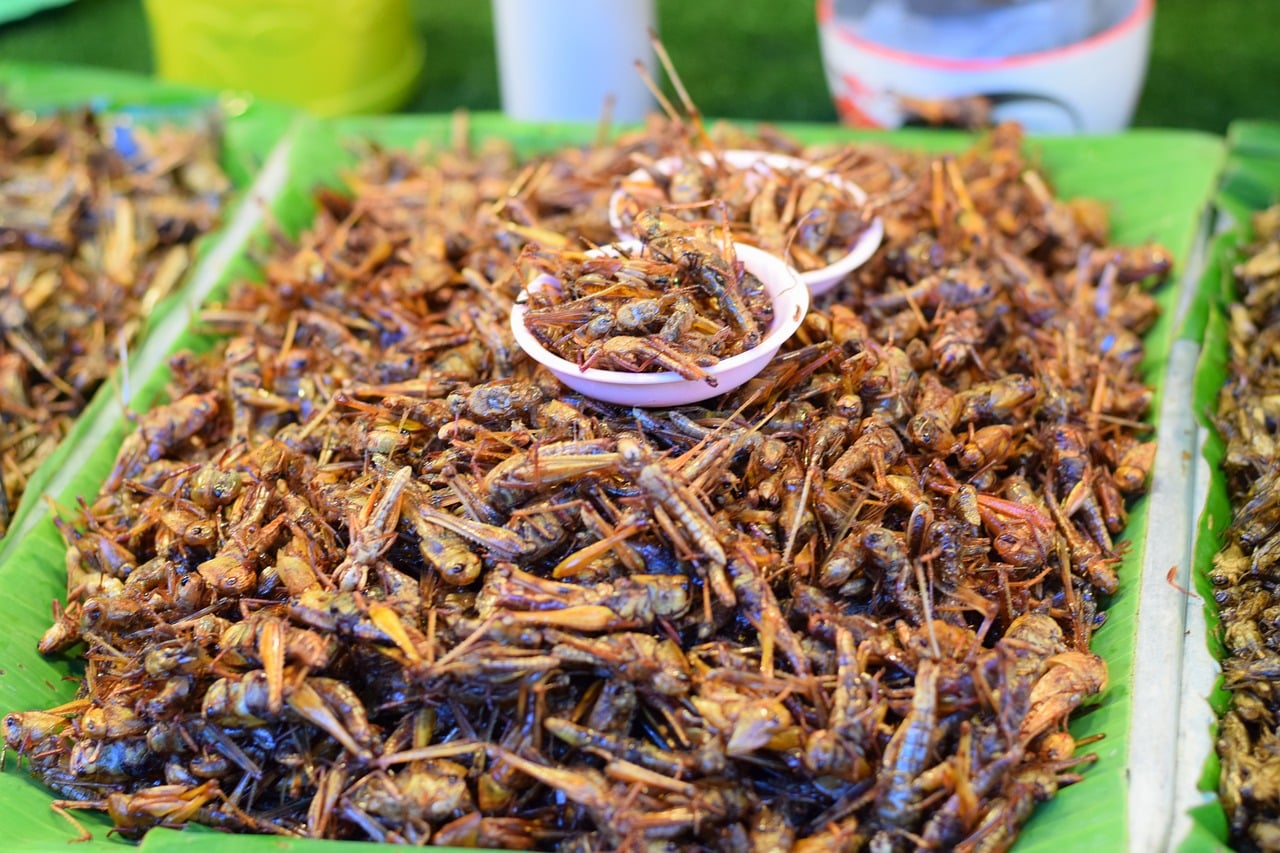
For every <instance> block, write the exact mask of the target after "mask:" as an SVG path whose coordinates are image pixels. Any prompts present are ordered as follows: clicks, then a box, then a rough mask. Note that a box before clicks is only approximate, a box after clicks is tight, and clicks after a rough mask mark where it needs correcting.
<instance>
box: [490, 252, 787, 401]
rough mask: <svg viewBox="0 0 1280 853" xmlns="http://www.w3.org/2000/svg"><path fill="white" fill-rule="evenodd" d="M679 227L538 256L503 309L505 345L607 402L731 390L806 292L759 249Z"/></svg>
mask: <svg viewBox="0 0 1280 853" xmlns="http://www.w3.org/2000/svg"><path fill="white" fill-rule="evenodd" d="M691 233H693V232H692V231H689V232H685V231H683V230H681V231H678V232H669V233H665V234H664V236H661V237H658V238H655V239H651V240H647V241H639V240H630V241H623V242H620V243H615V244H612V245H609V246H605V247H602V248H600V249H594V250H591V251H588V252H560V253H553V254H554V257H550V259H549V258H548V256H546V255H544V257H543V258H542V261H543V262H542V263H540V264H533V265H532V266H531V269H532V272H530V273H529V275H528V276H527V278H526V285H525V288H524V291H523V292H522V293H521V296H520V298H519V299H518V300H517V302H516V304H515V305H514V306H513V307H512V309H511V330H512V332H513V334H514V335H515V338H516V342H517V343H518V344H519V345H520V347H521V348H522V349H523V350H524V351H525V352H526V353H528V354H529V356H530V357H532V358H533V359H534V360H536V361H537V362H539V363H540V364H542V365H543V366H544V367H546V368H547V369H548V370H550V371H551V372H552V373H554V374H555V375H556V377H557V378H558V379H559V380H560V381H561V382H563V383H564V384H565V385H567V386H568V387H570V388H572V389H573V390H575V391H577V392H579V393H581V394H585V395H586V396H589V397H592V398H594V399H597V400H602V401H604V402H607V403H616V404H621V405H629V406H645V407H648V406H680V405H686V404H689V403H696V402H699V401H701V400H707V399H710V398H711V397H715V396H718V395H720V394H725V393H728V392H729V391H732V390H734V389H735V388H738V387H739V386H741V385H742V384H743V383H745V382H747V381H748V380H750V379H751V378H752V377H754V376H756V375H757V374H758V373H760V371H761V370H763V369H764V367H765V365H766V364H768V363H769V361H770V360H771V359H772V358H773V356H774V355H775V354H776V353H777V352H778V350H779V349H780V348H781V347H782V344H783V343H784V342H785V341H786V340H787V339H788V338H789V337H791V335H792V334H794V333H795V331H796V330H797V329H798V328H799V327H800V323H801V322H802V321H803V320H804V316H805V313H806V312H807V311H808V310H809V299H810V297H809V288H807V287H806V286H805V284H804V282H803V281H801V280H800V277H799V275H798V274H797V273H796V271H795V270H793V269H792V268H791V267H789V266H788V265H787V264H786V263H784V262H783V261H782V260H780V259H779V258H777V257H775V256H773V255H771V254H769V253H768V252H766V251H764V250H762V249H758V248H756V247H754V246H748V245H744V244H741V243H734V242H732V241H725V242H723V243H720V244H719V245H715V244H713V243H711V242H703V241H700V240H698V239H696V238H692V237H689V236H687V235H688V234H691Z"/></svg>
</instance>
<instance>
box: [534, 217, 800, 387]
mask: <svg viewBox="0 0 1280 853" xmlns="http://www.w3.org/2000/svg"><path fill="white" fill-rule="evenodd" d="M640 245H641V244H640V243H639V242H638V241H628V242H623V243H617V244H615V245H613V246H606V247H604V248H602V249H597V250H595V251H594V252H592V253H591V254H612V255H623V254H630V253H632V252H635V251H638V250H639V248H640ZM733 249H734V251H735V252H736V253H737V255H738V260H740V261H742V265H743V266H744V267H745V268H746V269H747V270H748V271H750V272H751V273H753V274H754V275H755V276H756V278H758V279H760V282H761V284H763V285H764V290H765V293H768V294H769V297H770V298H771V299H772V300H773V322H772V323H770V325H769V330H768V332H766V333H765V336H764V338H763V339H762V340H761V341H760V343H759V345H758V346H755V347H753V348H752V349H749V350H747V351H746V352H740V353H738V354H737V355H734V356H730V357H729V358H726V359H723V360H722V361H720V362H719V363H717V364H715V365H714V366H712V367H708V368H707V373H709V374H710V375H712V376H714V377H715V378H716V385H715V386H712V385H710V384H708V383H707V382H706V381H705V380H701V379H684V378H682V377H681V376H680V375H679V374H678V373H672V372H669V371H664V372H661V373H629V372H627V371H621V370H599V369H597V368H594V367H588V368H586V369H583V368H580V367H578V365H576V364H574V363H573V362H571V361H569V360H567V359H564V358H561V357H560V356H558V355H556V354H555V353H553V352H551V351H550V350H548V349H547V348H546V347H544V346H543V345H542V344H540V343H539V342H538V339H537V338H535V337H534V336H533V334H532V333H531V332H530V331H529V329H528V327H527V326H525V323H524V318H525V313H526V311H527V308H526V306H525V299H526V294H521V299H520V300H518V301H517V302H516V304H515V305H514V306H512V308H511V331H512V333H513V334H514V335H515V337H516V342H517V343H518V344H520V347H521V348H522V349H523V350H524V351H525V352H526V353H528V354H529V356H530V357H531V358H533V359H534V360H535V361H537V362H538V363H539V364H541V365H543V366H544V367H546V368H547V369H548V370H550V371H551V372H552V373H554V374H555V375H556V378H558V379H559V380H560V381H561V382H563V383H564V384H565V385H568V386H569V387H570V388H572V389H573V390H575V391H577V392H579V393H581V394H585V395H586V396H588V397H593V398H595V399H597V400H602V401H604V402H606V403H616V404H618V405H624V406H643V407H654V406H683V405H687V404H689V403H697V402H699V401H701V400H707V399H710V398H711V397H716V396H718V395H720V394H726V393H728V392H729V391H732V390H734V389H735V388H737V387H739V386H740V385H742V384H743V383H745V382H746V381H747V380H749V379H751V378H752V377H753V376H755V375H756V374H758V373H759V372H760V371H761V370H764V367H765V365H766V364H768V363H769V361H770V360H771V359H772V358H773V357H774V355H775V354H777V352H778V350H779V348H781V346H782V344H783V342H785V341H786V340H787V338H789V337H791V336H792V335H793V334H795V331H796V329H798V328H800V323H801V321H803V320H804V315H805V313H806V312H808V310H809V288H807V287H805V285H804V282H802V281H801V280H800V277H799V276H798V275H797V274H796V271H795V270H793V269H792V268H791V267H789V266H787V265H786V264H785V263H783V262H782V261H781V260H779V259H778V258H775V257H774V256H773V255H771V254H769V253H768V252H765V251H762V250H760V249H757V248H756V247H754V246H747V245H744V244H742V243H735V244H734V247H733Z"/></svg>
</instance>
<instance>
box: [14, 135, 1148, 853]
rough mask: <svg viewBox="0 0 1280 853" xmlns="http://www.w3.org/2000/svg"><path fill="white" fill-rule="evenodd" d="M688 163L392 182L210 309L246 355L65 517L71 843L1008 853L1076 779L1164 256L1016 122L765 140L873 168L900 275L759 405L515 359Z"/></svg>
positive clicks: (392, 169) (1083, 762) (372, 176)
mask: <svg viewBox="0 0 1280 853" xmlns="http://www.w3.org/2000/svg"><path fill="white" fill-rule="evenodd" d="M728 134H732V136H728ZM742 137H743V134H742V132H741V131H733V130H731V129H724V130H722V131H721V135H719V136H717V138H716V141H715V144H717V145H723V146H728V145H733V146H734V147H743V143H744V139H743V138H742ZM678 138H679V134H678V133H674V132H673V131H672V128H670V127H668V126H666V125H665V124H664V123H661V122H654V123H651V124H650V125H649V126H647V127H646V128H645V129H644V130H643V131H640V132H638V133H635V134H630V135H628V134H623V135H621V136H619V137H618V138H617V139H616V140H615V141H614V142H613V143H611V144H610V145H608V146H601V147H599V148H596V149H591V150H587V151H585V153H584V150H583V149H565V150H560V151H556V152H553V153H551V154H549V155H546V156H544V157H541V158H535V159H534V160H531V161H529V162H523V163H521V162H517V160H516V158H515V157H514V155H513V154H511V152H510V151H509V150H506V149H504V148H503V147H502V146H501V145H490V146H487V147H484V148H482V149H481V150H479V151H475V152H471V151H463V150H453V151H441V152H437V154H436V156H435V157H433V158H428V159H425V160H421V161H420V160H417V159H413V158H409V157H407V156H406V155H403V154H397V153H392V152H382V151H379V152H371V153H370V155H369V156H368V157H367V158H366V161H365V162H364V163H363V164H362V166H361V168H360V170H359V171H358V172H356V173H355V174H353V175H351V176H350V180H349V182H348V186H347V188H346V191H345V192H342V193H339V192H335V191H333V190H331V189H325V190H320V191H319V192H318V193H317V200H318V210H317V214H316V218H315V220H314V221H313V223H312V224H311V226H310V227H309V228H308V229H307V231H306V232H305V233H304V234H302V235H301V236H300V237H298V238H297V239H296V240H294V241H290V242H288V243H287V244H281V245H280V246H278V248H277V249H276V250H275V251H274V252H273V253H272V254H271V256H270V257H269V258H267V259H266V261H265V263H264V267H263V269H264V273H265V277H266V281H265V283H245V284H244V285H243V286H241V287H238V288H237V289H236V290H235V292H234V294H233V295H232V297H231V298H230V299H229V300H228V302H227V303H226V304H225V305H221V306H216V307H215V308H213V309H212V310H210V311H209V312H207V313H206V314H205V316H204V318H203V322H204V324H205V325H206V326H207V327H208V328H210V329H211V330H215V331H217V332H218V333H220V334H221V335H223V336H224V338H225V343H223V344H222V345H220V346H219V347H217V348H216V349H215V350H214V351H213V352H212V353H209V354H207V355H196V354H180V355H178V356H176V357H175V358H174V359H173V361H172V372H173V385H172V389H171V395H170V402H169V403H167V404H165V405H163V406H160V407H157V408H155V409H154V410H152V411H150V412H148V413H145V414H144V415H143V416H142V417H141V419H140V421H139V424H138V427H137V430H136V431H135V432H134V433H133V434H131V435H130V436H129V437H128V438H127V439H126V441H125V444H124V445H123V447H122V448H121V450H120V453H119V454H118V457H117V461H116V464H115V467H114V470H113V471H112V472H111V474H110V476H109V477H108V478H107V481H106V483H105V484H104V486H103V489H102V491H101V492H100V493H99V494H98V495H97V496H96V498H93V499H92V500H90V501H88V503H87V505H86V507H85V511H84V513H83V514H82V516H81V517H71V518H68V519H66V520H65V521H64V522H62V527H63V530H64V535H65V539H66V541H67V544H68V559H67V569H68V586H67V589H68V597H67V601H66V604H65V607H64V608H63V609H62V610H61V611H60V613H59V614H58V618H57V619H56V620H55V622H54V624H53V625H52V627H51V628H50V629H49V631H48V632H47V633H46V635H45V637H44V639H43V641H42V643H41V648H42V651H43V652H45V653H47V654H60V653H65V652H68V651H69V650H72V649H76V648H83V649H84V657H85V662H86V663H85V665H86V678H85V681H84V685H83V689H82V690H81V693H80V695H79V697H78V698H76V699H75V700H74V701H72V702H71V703H69V704H67V705H64V706H61V707H58V708H52V709H49V708H42V709H31V710H29V711H21V712H16V713H12V714H10V715H8V716H7V717H6V718H5V721H4V728H5V738H6V743H7V745H8V746H9V748H10V749H11V750H13V751H15V752H16V753H17V754H19V755H21V756H22V757H23V760H24V761H25V762H26V763H27V764H28V766H29V767H30V769H31V770H32V771H33V772H34V773H35V775H36V776H37V777H39V778H40V779H41V780H42V781H43V782H44V783H45V784H47V785H48V786H49V787H51V788H52V789H53V790H54V791H56V792H57V794H58V796H59V800H58V802H57V805H58V807H59V808H62V809H64V810H75V809H95V810H101V811H105V812H107V813H108V814H109V815H110V816H111V818H112V820H113V822H114V823H115V824H116V826H117V827H119V828H120V830H121V831H122V832H124V833H126V834H136V833H139V832H141V831H143V830H145V829H146V828H148V827H150V826H154V825H181V824H183V823H186V822H189V821H197V822H203V823H209V824H212V825H215V826H220V827H223V828H229V829H236V830H242V831H249V832H256V833H280V834H286V835H300V836H310V837H333V838H370V839H375V840H385V841H406V842H411V843H422V842H428V841H429V842H431V843H436V844H460V845H463V844H472V845H481V846H499V847H507V848H551V847H559V848H561V849H566V850H574V849H577V850H590V849H600V848H608V849H614V848H618V847H623V846H626V845H630V844H637V843H642V842H648V841H665V842H671V843H674V844H677V845H680V846H681V847H683V848H685V849H698V848H702V849H744V850H745V849H785V848H787V847H792V848H794V849H800V850H806V849H809V850H816V849H832V848H855V847H860V846H864V845H867V844H872V845H874V846H876V847H877V848H880V849H906V848H909V847H912V846H914V845H915V844H916V843H917V842H918V841H923V842H925V843H928V844H931V845H934V846H955V847H957V848H959V849H1000V848H1004V847H1007V846H1009V845H1010V844H1011V843H1012V842H1013V839H1014V838H1015V836H1016V833H1017V830H1018V827H1019V826H1020V825H1021V824H1022V822H1023V821H1025V820H1026V818H1027V817H1028V816H1029V814H1030V813H1031V810H1032V809H1033V807H1034V805H1035V804H1036V803H1037V802H1040V801H1043V800H1045V799H1048V798H1050V797H1052V796H1053V795H1054V793H1055V791H1056V790H1057V788H1058V787H1059V786H1060V785H1064V784H1068V783H1071V782H1075V781H1077V780H1078V779H1080V778H1081V774H1084V775H1086V776H1087V772H1086V771H1085V768H1086V767H1087V765H1088V763H1089V761H1090V756H1089V755H1088V753H1087V752H1086V751H1084V750H1079V751H1078V750H1077V746H1078V745H1077V744H1075V743H1074V742H1073V740H1072V739H1071V737H1070V735H1069V734H1068V733H1067V732H1066V729H1065V723H1066V721H1067V719H1068V718H1069V716H1070V715H1071V714H1072V712H1073V711H1074V710H1075V709H1076V708H1077V707H1078V706H1079V705H1080V704H1081V703H1082V702H1084V701H1085V700H1087V699H1088V698H1089V697H1090V696H1092V695H1095V694H1097V693H1098V692H1099V691H1100V690H1101V689H1102V688H1103V686H1104V685H1105V683H1106V679H1107V672H1106V666H1105V664H1104V663H1103V661H1102V660H1101V659H1100V658H1099V657H1097V656H1096V655H1094V654H1093V653H1091V652H1090V650H1089V644H1090V639H1091V637H1092V634H1093V632H1094V631H1095V630H1096V629H1097V627H1098V626H1099V625H1100V624H1101V623H1102V621H1103V619H1104V616H1105V612H1104V609H1103V605H1104V603H1105V600H1106V597H1107V596H1108V595H1109V594H1111V593H1113V592H1114V591H1115V590H1116V589H1117V585H1118V584H1120V583H1121V582H1122V581H1121V580H1120V579H1119V578H1117V575H1116V572H1115V567H1116V565H1117V564H1118V562H1119V554H1118V549H1117V548H1116V546H1115V542H1114V537H1115V536H1116V535H1117V534H1119V533H1120V532H1121V531H1122V530H1123V529H1124V525H1125V504H1126V499H1127V498H1128V497H1129V496H1131V495H1135V494H1138V493H1141V492H1142V491H1143V490H1144V489H1145V488H1146V480H1147V472H1148V470H1149V467H1150V464H1151V459H1152V454H1153V450H1154V444H1153V443H1152V441H1151V431H1150V430H1149V428H1148V427H1147V426H1145V424H1144V418H1145V417H1146V415H1147V409H1148V407H1149V404H1150V400H1151V393H1152V392H1151V389H1150V388H1149V387H1148V386H1146V385H1145V384H1143V382H1142V381H1141V379H1140V377H1139V373H1138V369H1139V362H1140V361H1141V359H1142V357H1143V352H1144V350H1143V346H1142V342H1141V338H1140V335H1141V334H1142V332H1143V331H1145V330H1146V329H1147V328H1148V327H1149V326H1150V325H1151V323H1152V322H1153V321H1154V319H1155V316H1156V313H1157V308H1156V302H1155V300H1154V299H1153V298H1152V296H1151V293H1150V290H1149V287H1150V285H1151V284H1152V283H1153V282H1158V281H1159V280H1160V279H1162V278H1163V276H1164V275H1165V274H1166V273H1167V272H1168V270H1169V266H1170V259H1169V256H1168V254H1167V253H1166V252H1164V251H1163V250H1162V249H1160V247H1157V246H1128V247H1117V246H1112V245H1109V244H1108V242H1107V219H1106V215H1105V211H1104V209H1103V208H1102V207H1101V205H1098V204H1095V203H1091V202H1089V201H1087V200H1073V201H1067V200H1063V199H1058V198H1056V197H1054V195H1053V193H1052V191H1051V188H1050V183H1049V180H1050V178H1049V176H1046V175H1042V174H1040V173H1039V172H1038V171H1037V169H1036V168H1035V166H1034V164H1033V163H1031V162H1028V161H1027V160H1026V159H1025V156H1024V153H1023V147H1022V142H1023V140H1022V138H1021V135H1020V133H1019V132H1018V130H1017V129H1016V128H1014V127H1010V126H1005V127H1001V128H997V129H996V130H995V131H994V132H993V133H992V134H991V135H989V136H987V137H985V138H984V139H983V140H981V142H980V143H978V144H977V145H975V146H974V147H973V148H971V149H970V150H968V151H966V152H964V153H962V154H960V155H956V156H949V155H943V156H929V155H925V154H918V153H905V152H901V151H894V150H890V149H887V148H881V147H879V146H871V145H858V144H849V143H843V144H840V145H839V146H831V147H838V148H839V149H840V150H839V151H832V150H830V147H828V148H827V149H825V150H824V149H822V148H813V149H811V150H810V149H805V148H804V147H802V146H800V145H799V144H798V143H794V142H791V141H790V140H786V139H785V138H781V137H777V136H772V135H771V136H769V137H754V138H751V139H750V140H747V141H750V142H753V143H754V144H756V145H758V146H760V147H762V148H768V149H771V150H783V151H787V152H789V153H797V154H800V155H801V156H804V157H807V158H813V159H822V158H828V160H829V161H832V162H841V163H843V164H844V166H843V171H842V174H845V175H847V176H848V177H849V178H850V179H852V180H853V181H855V182H856V183H857V184H858V185H859V186H862V187H864V188H865V189H866V190H867V192H868V193H869V195H870V196H871V198H872V199H878V200H879V206H878V210H879V212H880V215H881V216H882V217H883V219H884V221H885V230H886V238H885V245H884V246H883V247H882V249H881V250H880V252H879V253H878V254H877V255H876V257H875V258H874V259H873V261H872V262H871V263H870V264H868V265H867V266H866V267H864V268H863V269H861V270H859V271H858V272H857V273H856V274H855V275H854V276H852V277H851V278H850V279H849V280H848V281H847V282H846V283H845V284H844V285H843V286H841V287H840V288H838V289H837V290H836V291H834V292H833V293H832V294H831V296H830V298H828V299H825V300H823V301H822V302H820V303H817V304H815V305H814V307H813V308H812V309H811V311H810V313H809V315H808V317H807V318H806V320H805V322H804V324H803V325H802V327H801V330H800V332H799V333H798V334H797V335H796V337H795V338H794V339H793V341H792V342H791V343H790V344H789V345H788V346H787V347H785V348H784V350H783V351H782V352H781V353H780V354H779V355H778V356H777V357H776V358H775V360H774V361H773V363H772V364H771V365H770V366H769V367H767V368H766V370H765V371H764V372H763V373H762V374H761V375H760V376H758V377H757V378H756V379H754V380H752V381H750V382H748V383H747V384H745V385H743V386H742V387H741V388H739V389H737V390H735V391H733V392H732V393H731V394H727V395H723V396H721V397H718V398H715V399H713V400H712V401H709V402H708V403H707V404H706V405H704V406H698V407H682V408H677V409H669V410H663V409H659V410H642V409H631V408H623V407H616V406H611V405H608V404H603V403H599V402H597V401H593V400H591V399H589V398H585V397H582V396H580V395H576V394H572V393H568V392H566V390H565V389H564V387H563V386H561V385H559V383H557V382H556V381H555V380H554V379H552V378H551V377H550V376H549V374H547V373H545V372H544V371H542V370H541V369H539V368H537V367H536V366H535V364H534V363H533V362H532V361H531V360H529V359H528V358H527V357H525V356H524V355H523V354H522V353H521V352H520V351H519V350H518V349H517V348H515V346H514V345H513V342H512V340H511V338H510V333H509V329H508V326H507V323H506V320H507V314H508V312H509V310H510V306H511V305H512V303H513V300H514V299H515V298H516V295H517V294H518V293H519V291H520V289H521V287H522V285H523V283H524V282H525V281H526V280H527V276H526V275H525V274H524V273H525V272H527V270H525V269H524V266H523V265H524V264H527V263H528V258H527V256H526V255H524V254H522V253H525V252H527V251H530V250H529V249H528V247H529V246H530V245H532V244H539V245H550V246H555V247H558V248H564V247H567V246H573V245H576V243H575V241H579V240H580V239H581V238H582V235H589V234H597V235H598V234H600V233H601V230H602V229H601V224H602V223H604V228H605V229H607V220H606V218H605V215H604V210H605V206H606V204H607V198H608V194H609V192H610V191H611V189H612V186H613V184H614V183H615V182H616V181H617V180H619V179H620V178H621V177H622V176H624V175H626V174H627V173H629V172H630V171H631V170H632V169H633V168H634V166H635V158H636V157H637V156H640V157H649V158H654V157H660V156H662V155H663V154H664V153H666V150H665V148H666V147H668V146H671V145H672V144H673V140H678ZM566 164H569V165H566ZM605 233H606V234H607V230H606V231H605ZM587 241H588V242H585V243H582V244H581V245H582V248H587V247H588V245H590V244H594V243H599V242H607V237H605V238H603V239H595V238H592V237H590V236H588V237H587ZM522 258H524V260H522ZM81 644H83V645H81Z"/></svg>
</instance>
